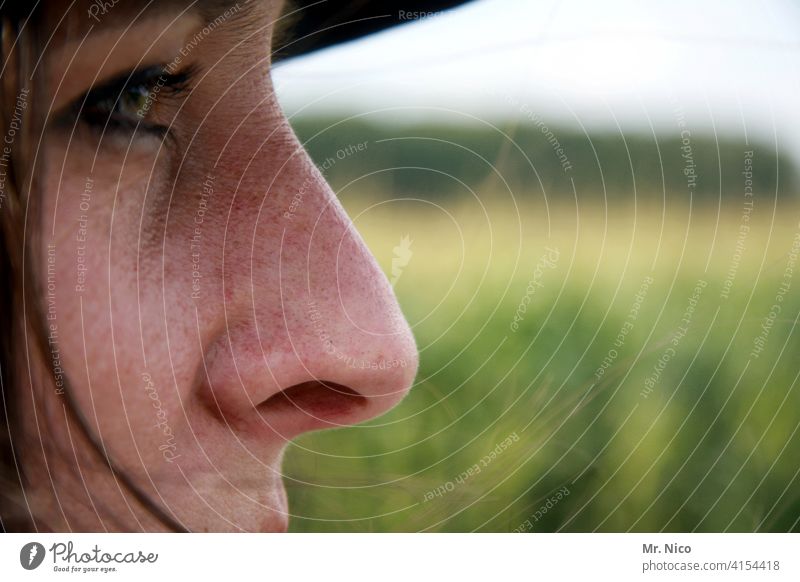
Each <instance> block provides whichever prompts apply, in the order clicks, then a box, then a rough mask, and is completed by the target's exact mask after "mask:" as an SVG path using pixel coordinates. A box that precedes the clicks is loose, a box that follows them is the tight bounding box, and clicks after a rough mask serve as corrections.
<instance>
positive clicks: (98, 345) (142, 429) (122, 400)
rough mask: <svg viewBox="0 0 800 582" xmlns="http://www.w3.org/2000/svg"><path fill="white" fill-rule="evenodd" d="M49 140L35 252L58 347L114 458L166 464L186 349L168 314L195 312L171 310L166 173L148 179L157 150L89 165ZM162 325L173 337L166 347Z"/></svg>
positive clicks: (84, 156)
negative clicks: (165, 268)
mask: <svg viewBox="0 0 800 582" xmlns="http://www.w3.org/2000/svg"><path fill="white" fill-rule="evenodd" d="M51 147H52V148H53V149H52V151H49V152H48V154H49V156H50V157H49V158H48V160H49V163H48V168H50V171H49V172H48V174H47V176H46V179H45V183H44V184H43V188H42V190H43V192H45V195H44V198H43V201H42V213H41V224H40V232H41V240H42V251H41V256H40V258H39V264H40V265H41V267H40V269H39V276H40V277H41V278H42V280H43V281H45V282H46V289H47V290H46V292H45V294H44V304H43V306H42V309H43V312H44V314H45V317H46V323H47V325H48V330H49V331H50V335H51V337H54V338H55V342H52V341H51V351H52V350H53V349H55V350H57V352H58V357H59V361H60V363H61V364H62V368H63V369H64V370H65V371H66V374H67V377H68V379H69V382H70V386H69V388H70V390H71V395H72V397H74V399H75V400H76V403H77V406H78V408H79V410H80V412H81V413H82V414H83V416H84V417H85V418H87V419H88V421H89V424H90V427H91V428H92V430H93V431H95V432H96V433H97V434H99V435H101V438H102V440H103V442H104V443H105V444H107V445H108V446H109V447H110V448H111V449H113V450H114V454H115V455H118V457H119V458H120V459H121V460H123V461H128V460H132V459H133V458H138V456H139V455H141V457H142V458H143V459H145V460H148V459H155V460H158V459H161V461H162V464H163V454H164V449H162V448H160V447H161V445H163V444H165V443H167V442H168V441H169V439H168V438H167V437H168V436H169V435H168V434H167V435H165V433H164V431H163V430H160V429H158V428H156V427H157V426H158V425H159V424H160V423H163V422H164V420H165V418H167V419H169V422H170V423H171V424H170V426H169V428H168V432H177V431H178V429H179V425H180V423H179V420H180V417H179V411H180V405H179V403H180V401H181V397H182V396H186V394H181V393H180V392H179V391H178V390H177V389H176V388H175V386H177V385H178V384H176V383H175V382H173V381H171V377H172V370H173V368H174V369H175V370H177V371H178V372H179V371H180V370H181V364H182V362H184V361H185V360H186V356H187V354H185V351H186V350H185V346H186V345H187V342H186V341H185V340H184V338H183V337H181V336H180V333H179V330H180V328H179V326H177V325H173V324H172V322H173V321H189V320H190V319H191V318H190V314H191V312H190V310H189V307H188V305H186V304H185V303H184V304H182V303H180V302H174V301H172V302H167V303H166V304H167V305H169V307H168V308H167V309H165V307H164V305H165V297H166V295H165V294H164V292H163V290H164V288H165V287H164V285H163V284H162V283H163V281H164V280H165V278H164V277H162V276H161V273H162V267H161V266H162V265H163V264H164V261H163V256H164V254H163V251H162V244H161V241H163V218H159V217H160V216H163V213H164V208H165V206H166V204H167V203H166V202H164V200H163V197H162V196H161V194H162V193H163V191H164V190H165V189H164V188H161V187H160V184H159V181H162V182H163V181H164V177H163V176H160V175H159V174H158V173H157V172H156V173H155V174H154V175H151V172H152V169H153V167H154V161H155V160H154V157H153V155H152V153H151V152H146V153H138V152H132V153H129V156H128V159H127V160H126V162H125V164H124V169H122V164H121V163H120V160H119V156H116V155H115V156H113V157H112V156H111V155H110V154H103V155H100V156H99V157H98V159H97V162H96V163H95V166H94V167H95V170H94V171H92V167H91V164H90V162H91V159H92V156H93V153H94V152H93V151H89V152H87V151H80V147H79V146H78V145H75V146H73V147H72V149H71V150H67V149H66V147H65V145H64V144H61V143H59V142H58V140H53V143H52V145H51ZM64 151H68V154H67V156H68V157H67V160H66V164H65V165H64V171H63V173H62V172H61V163H60V162H62V161H63V158H64V154H63V152H64ZM59 156H60V157H61V159H59ZM155 167H158V164H156V165H155ZM148 180H152V181H153V184H154V186H153V187H151V189H150V191H149V193H147V191H146V186H147V183H148ZM166 190H167V191H168V189H166ZM155 192H158V193H159V194H158V196H156V195H155ZM167 329H170V330H171V331H173V332H174V333H175V334H176V335H175V336H173V338H172V339H174V340H175V341H174V342H173V343H171V344H169V343H168V342H167V334H166V330H167ZM175 330H178V331H175ZM170 356H172V361H170ZM170 416H171V418H170Z"/></svg>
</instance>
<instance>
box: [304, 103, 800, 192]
mask: <svg viewBox="0 0 800 582" xmlns="http://www.w3.org/2000/svg"><path fill="white" fill-rule="evenodd" d="M292 126H293V127H294V129H295V131H296V133H297V135H298V137H299V138H300V140H301V142H303V144H304V145H305V146H306V148H307V149H308V151H309V153H310V155H311V157H312V158H313V159H314V161H315V162H316V163H317V165H318V166H319V167H320V168H321V170H322V172H323V173H324V175H325V176H326V178H327V179H328V181H329V182H330V183H331V184H332V186H333V187H334V189H336V190H340V189H342V188H355V189H357V190H358V191H361V190H369V191H370V192H371V193H372V195H375V196H378V197H380V196H391V197H398V196H414V197H421V198H428V199H435V198H437V197H442V196H452V195H455V194H464V193H468V191H469V189H477V190H480V189H481V188H483V187H485V186H486V185H491V186H492V190H494V191H497V188H498V187H499V188H500V189H505V188H506V186H505V184H508V188H510V189H511V191H512V192H513V193H514V195H515V196H519V195H526V194H529V193H542V192H546V193H547V195H548V197H550V196H568V197H569V198H572V197H573V183H574V188H575V193H576V195H577V196H578V197H579V199H580V200H581V201H588V199H597V200H598V201H602V200H603V199H604V197H605V198H606V199H608V200H620V199H625V198H631V197H633V196H634V195H636V196H637V198H640V197H641V198H642V199H647V198H655V199H661V197H662V196H663V195H665V194H668V195H669V196H684V197H685V198H686V200H688V198H689V195H690V194H691V196H692V200H693V201H694V202H697V203H703V202H716V201H718V200H720V199H739V198H741V196H742V194H743V191H744V183H745V176H744V175H743V174H742V172H743V171H744V170H745V162H744V159H745V152H748V151H753V164H752V187H753V189H754V191H755V192H757V193H758V194H759V196H760V197H765V198H773V197H774V198H783V197H786V196H787V195H789V196H793V195H794V194H795V193H796V192H797V182H798V175H797V169H796V167H795V164H794V163H793V160H792V159H791V158H790V157H789V156H787V155H785V154H780V153H776V151H775V150H776V148H775V145H774V144H768V143H754V142H753V141H752V140H751V141H750V143H749V144H748V143H745V140H744V138H743V137H742V138H737V137H734V136H724V137H721V136H717V137H716V138H715V137H714V136H713V135H708V134H700V133H692V134H691V135H690V136H687V134H685V133H684V135H683V138H684V139H682V138H681V135H680V133H679V131H678V129H677V128H675V130H674V131H664V132H662V133H660V134H657V135H656V136H655V137H654V136H652V135H644V134H631V133H627V134H621V133H609V132H606V133H591V134H580V133H576V132H574V131H569V130H565V129H561V128H558V127H552V126H551V127H547V126H543V127H542V126H537V125H536V124H533V123H531V122H529V121H527V120H520V121H519V122H504V123H499V124H497V125H496V126H495V127H493V126H491V125H490V124H488V123H487V124H479V123H475V124H472V125H452V124H451V125H448V124H442V123H420V124H413V125H401V124H396V123H381V124H377V123H372V122H370V121H367V120H365V119H363V118H358V117H357V118H353V119H344V120H343V119H336V118H322V117H298V118H294V119H293V120H292ZM687 137H688V143H687ZM359 144H361V145H359ZM687 146H688V147H687ZM690 178H692V179H690ZM479 194H481V195H490V194H491V191H485V192H479Z"/></svg>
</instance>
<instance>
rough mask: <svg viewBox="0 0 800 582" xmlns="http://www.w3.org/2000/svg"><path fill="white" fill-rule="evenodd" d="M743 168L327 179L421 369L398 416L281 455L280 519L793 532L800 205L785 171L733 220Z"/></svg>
mask: <svg viewBox="0 0 800 582" xmlns="http://www.w3.org/2000/svg"><path fill="white" fill-rule="evenodd" d="M309 133H310V132H309ZM348 139H350V138H349V137H348ZM335 146H336V141H335V140H334V142H333V144H332V145H330V146H329V148H335ZM321 151H322V152H323V153H324V151H325V148H322V149H321ZM330 151H335V149H330ZM620 155H622V154H620ZM609 156H611V154H610V153H609ZM611 157H613V156H611ZM494 159H498V156H495V158H494ZM731 159H733V160H734V162H732V163H733V164H734V167H733V168H730V167H729V168H727V169H726V171H727V172H728V174H727V176H728V177H726V178H725V179H724V180H723V182H724V185H725V187H726V189H725V190H724V193H725V195H724V196H722V195H717V196H714V195H709V196H705V197H699V198H697V197H690V196H689V195H688V194H687V193H686V192H685V191H680V190H679V189H672V190H669V191H667V192H666V193H665V192H663V191H662V192H659V191H658V190H646V189H643V188H639V189H637V190H634V192H635V193H636V195H635V196H633V195H625V196H611V195H609V196H605V195H604V193H603V192H602V189H600V188H599V185H595V186H591V185H589V186H587V185H586V184H587V183H590V182H591V181H590V180H589V179H588V178H587V179H585V180H583V181H581V180H576V183H577V184H578V187H577V188H576V189H575V190H574V191H572V190H570V189H568V188H559V187H557V184H555V183H551V187H550V188H545V189H542V188H536V187H530V188H527V189H525V188H519V187H514V188H512V189H511V190H510V191H509V189H507V188H506V187H505V184H504V183H503V180H502V172H501V173H500V174H497V173H495V175H492V174H491V173H490V174H488V175H485V176H483V177H480V176H477V175H476V176H474V177H473V178H472V181H471V182H470V184H469V186H470V188H471V189H472V192H471V193H466V194H462V195H443V196H431V195H426V196H421V197H415V196H414V195H413V194H408V193H407V192H406V190H405V189H403V190H401V191H400V192H399V193H398V191H396V190H394V189H392V188H390V187H389V186H387V181H386V176H385V175H384V174H385V173H380V172H378V173H375V174H366V175H364V176H362V177H360V178H358V179H357V180H355V181H352V180H350V179H344V178H342V179H341V180H336V179H334V180H332V184H333V186H334V188H335V189H336V191H337V194H338V195H339V197H340V199H341V200H342V203H343V204H344V205H345V207H346V208H347V210H348V212H349V213H350V216H351V217H352V219H353V221H354V223H355V226H356V228H357V229H358V230H359V231H360V232H361V233H362V236H363V237H364V239H365V240H366V242H367V244H368V245H369V247H370V248H371V249H372V251H373V253H374V254H375V256H376V258H377V260H378V262H379V263H380V265H381V267H382V268H383V270H384V272H385V273H386V274H387V276H388V277H389V278H390V279H392V278H395V279H396V281H395V291H396V293H397V296H398V298H399V301H400V303H401V305H402V307H403V310H404V312H405V313H406V315H407V318H408V319H409V321H410V323H411V325H412V327H413V329H414V333H415V336H416V338H417V342H418V346H419V349H420V353H421V366H420V372H419V375H418V377H417V384H416V385H415V387H414V389H413V390H412V392H411V394H410V395H409V396H408V397H407V399H406V400H405V401H404V402H403V403H402V404H401V405H400V406H399V407H397V408H396V409H395V410H393V411H391V412H390V413H389V414H387V415H385V416H383V417H381V418H379V419H376V420H373V421H371V422H369V423H367V424H366V425H362V426H358V427H352V428H347V429H341V430H336V431H326V432H321V433H314V434H310V435H306V436H304V437H302V438H301V439H299V440H298V441H296V442H295V443H293V444H292V445H291V446H290V448H289V451H288V453H287V457H286V463H285V467H284V468H285V482H286V485H287V489H288V492H289V496H290V507H291V510H292V514H293V519H292V522H291V529H292V530H293V531H500V532H504V531H789V530H792V531H798V530H800V487H798V479H797V477H798V473H799V472H800V454H798V453H799V452H800V435H798V426H800V414H799V413H798V410H799V409H800V388H798V387H797V386H796V384H797V378H798V374H799V373H800V360H799V359H798V348H800V340H798V337H797V333H796V331H795V329H796V323H797V317H798V314H799V313H800V262H798V263H797V264H794V261H795V260H798V261H800V257H797V256H795V255H796V254H797V252H798V250H799V249H800V205H798V203H797V202H796V201H795V197H793V196H791V195H789V194H781V195H778V190H777V189H776V188H774V187H773V186H774V183H773V182H774V181H775V180H774V179H772V182H770V181H769V180H767V181H766V182H761V186H758V185H757V186H756V188H755V196H754V198H753V200H754V204H753V210H752V212H750V213H748V212H745V211H743V208H744V205H743V203H744V201H745V198H744V197H743V194H742V192H743V186H742V178H741V177H740V176H739V174H738V171H739V170H737V169H736V168H737V167H740V166H739V164H740V163H741V156H738V157H737V156H732V157H731ZM318 162H319V160H318ZM501 162H502V160H501ZM774 162H775V161H774V159H773V160H771V162H770V163H774ZM381 163H385V164H386V163H387V162H381ZM431 163H432V164H433V165H434V166H435V163H436V162H434V161H432V162H431ZM462 165H463V164H462ZM729 165H730V164H729ZM339 166H340V167H342V168H343V167H344V163H342V164H339ZM498 167H501V168H502V167H508V164H506V165H505V166H503V164H502V163H498ZM393 173H394V174H397V175H401V174H402V173H403V170H402V169H400V170H397V169H394V170H393ZM640 174H641V172H640ZM584 177H585V176H584ZM651 178H652V176H651ZM653 182H655V183H658V182H659V180H658V179H651V180H650V183H653ZM677 183H678V184H679V183H680V182H679V181H678V182H677ZM511 192H513V193H514V194H513V195H512V194H511ZM545 193H546V195H545ZM745 215H746V218H745ZM743 225H744V228H743ZM406 237H407V239H408V240H410V241H411V242H410V244H403V243H402V241H403V239H404V238H406ZM796 237H798V238H796ZM793 245H794V247H793ZM393 259H394V260H395V264H394V265H393ZM393 267H394V272H393ZM787 269H788V270H787ZM698 286H699V289H698ZM526 297H527V299H524V298H526ZM773 305H779V308H778V309H779V310H780V311H779V313H778V312H777V310H776V309H774V308H773ZM771 312H773V313H772V315H770V313H771ZM515 317H516V319H515ZM512 324H513V325H512ZM765 330H766V331H765ZM756 342H758V343H756ZM756 348H758V349H756ZM601 368H602V371H600V369H601Z"/></svg>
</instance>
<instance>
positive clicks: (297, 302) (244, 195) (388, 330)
mask: <svg viewBox="0 0 800 582" xmlns="http://www.w3.org/2000/svg"><path fill="white" fill-rule="evenodd" d="M154 4H156V3H154ZM90 6H91V3H88V2H86V3H83V4H82V5H73V6H72V7H71V8H70V9H69V10H68V14H69V18H66V19H61V17H62V16H63V14H64V11H66V7H65V8H63V9H61V10H55V9H54V10H53V11H52V16H50V20H52V22H51V23H50V24H49V29H50V30H52V31H53V34H52V36H51V37H50V38H49V41H48V43H47V46H46V48H45V50H44V53H43V56H42V67H44V70H45V71H46V78H47V88H48V93H47V94H46V95H40V96H37V102H36V106H37V107H42V106H43V107H44V109H45V110H47V114H48V121H47V127H46V133H45V135H44V140H43V143H42V147H41V152H40V155H41V156H42V160H43V163H42V165H41V166H40V167H41V168H43V170H42V174H41V178H40V184H39V188H40V190H41V192H40V193H39V194H38V195H39V196H40V202H39V203H40V211H39V213H38V216H36V218H35V219H34V218H32V217H28V229H29V234H28V237H35V241H34V242H35V244H33V245H31V248H35V249H36V255H35V256H34V257H32V258H29V259H28V262H27V265H26V268H29V269H33V271H34V274H35V276H36V278H37V279H38V281H40V283H41V292H40V293H39V297H38V301H39V302H40V312H41V318H42V320H43V322H44V323H43V325H44V329H45V332H46V333H47V334H48V343H47V346H48V350H49V352H47V353H44V354H38V353H37V351H36V349H35V347H34V346H35V341H34V339H33V336H34V333H35V331H34V329H35V324H34V322H31V321H27V322H26V326H25V329H26V335H27V337H26V338H25V339H24V340H21V341H20V344H21V345H20V349H19V350H18V353H19V361H18V362H17V366H18V369H19V377H20V378H22V379H23V380H24V381H23V383H22V385H21V386H19V387H18V390H19V393H20V396H19V398H18V401H19V403H20V411H19V412H20V415H21V419H22V428H23V431H22V432H23V434H22V435H20V436H19V437H18V439H19V440H18V443H17V445H18V449H19V450H21V451H24V454H23V455H22V459H21V464H22V469H23V471H24V474H25V476H26V484H25V503H26V507H27V508H28V509H29V511H30V514H31V515H32V517H33V520H34V526H35V527H36V528H37V529H39V530H54V531H69V530H75V531H81V530H94V531H105V530H109V531H140V530H146V531H154V530H163V529H169V526H168V524H166V523H165V520H164V519H160V518H159V517H158V516H157V515H156V514H155V513H154V512H153V511H151V510H150V509H149V508H148V507H147V504H146V503H143V502H142V499H143V498H145V499H148V500H149V501H150V502H151V503H152V505H153V506H155V507H157V508H158V510H159V511H161V512H163V514H164V515H165V516H166V517H167V518H168V519H169V520H172V521H173V522H174V524H176V526H177V527H179V528H182V529H187V530H191V531H281V530H284V529H285V528H286V527H287V521H288V517H289V514H290V513H289V510H288V508H287V504H286V496H285V492H284V488H283V484H282V481H281V458H282V454H283V451H284V448H285V447H286V445H287V443H288V441H289V439H292V438H294V437H296V436H298V435H299V434H301V433H303V432H306V431H309V430H317V429H322V428H330V427H336V426H343V425H349V424H353V423H358V422H361V421H364V420H366V419H369V418H372V417H374V416H376V415H379V414H381V413H383V412H385V411H386V410H388V409H389V408H391V407H392V406H394V405H395V404H396V403H397V402H399V401H400V400H401V399H402V397H403V396H404V395H405V394H406V393H407V391H408V390H409V388H410V386H411V384H412V382H413V379H414V376H415V374H416V369H417V350H416V346H415V343H414V339H413V336H412V335H411V332H410V330H409V327H408V325H407V323H406V321H405V318H404V317H403V315H402V313H401V311H400V309H399V306H398V305H397V302H396V299H395V297H394V294H393V292H392V289H391V286H390V285H389V283H388V281H387V280H386V277H385V276H384V274H383V273H382V272H381V271H380V269H379V268H378V266H377V264H376V262H375V260H374V259H373V257H372V255H371V254H370V252H369V250H368V249H367V248H366V247H365V245H364V243H363V241H362V240H361V238H360V237H359V235H358V233H357V232H356V231H355V230H354V229H353V227H352V224H351V222H350V220H349V218H348V217H347V215H346V214H345V212H344V211H343V209H342V208H341V206H340V204H339V203H338V201H337V199H336V197H335V194H334V193H333V192H332V191H331V190H330V188H329V187H328V185H327V184H326V183H325V181H324V179H323V178H322V176H321V175H320V173H319V172H318V171H317V169H316V168H315V166H314V164H313V163H312V162H311V160H310V159H309V158H308V156H307V155H306V154H305V152H304V151H303V149H302V147H301V146H300V144H299V143H298V142H297V140H296V138H295V136H294V134H293V133H292V131H291V129H290V127H289V125H288V123H287V120H286V119H285V117H284V115H283V113H282V112H281V110H280V107H279V105H278V103H277V100H276V98H275V95H274V92H273V89H272V84H271V80H270V51H271V45H272V35H273V32H274V30H275V27H276V22H278V21H279V20H280V19H281V18H282V16H281V14H282V6H281V4H280V3H279V2H269V1H264V2H257V1H255V0H253V1H251V2H245V1H244V0H240V2H239V3H238V4H236V3H221V2H218V1H215V2H202V1H201V2H196V3H192V2H186V3H179V2H169V3H157V6H150V7H149V8H143V5H139V4H137V3H134V5H133V6H131V5H129V3H126V2H119V3H118V4H116V5H114V6H113V7H111V8H109V9H108V10H107V12H106V13H105V14H97V18H96V19H94V18H90V17H89V15H88V9H89V7H90ZM96 20H99V22H98V21H96ZM31 233H32V234H31ZM29 242H30V241H29ZM20 317H22V315H20ZM22 344H24V345H22ZM23 347H24V348H25V349H23ZM54 366H58V367H60V368H61V369H63V371H64V386H59V385H58V384H57V377H56V378H54V375H53V368H54ZM359 435H360V436H361V437H362V438H369V429H367V428H364V429H363V430H362V431H360V432H359ZM109 465H111V467H113V470H112V469H111V468H110V467H109ZM127 481H129V482H130V484H131V487H129V486H127V485H126V482H127ZM132 490H133V491H138V492H139V495H138V496H137V495H135V494H134V493H133V492H132ZM298 511H299V513H302V509H301V508H299V510H298Z"/></svg>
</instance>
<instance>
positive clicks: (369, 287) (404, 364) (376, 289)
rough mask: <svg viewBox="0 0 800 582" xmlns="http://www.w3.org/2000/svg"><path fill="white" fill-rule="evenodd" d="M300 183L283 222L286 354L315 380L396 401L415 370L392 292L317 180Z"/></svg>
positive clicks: (310, 177)
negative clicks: (394, 395)
mask: <svg viewBox="0 0 800 582" xmlns="http://www.w3.org/2000/svg"><path fill="white" fill-rule="evenodd" d="M300 165H301V167H302V166H304V165H305V164H304V163H302V162H300ZM298 182H299V184H300V185H299V186H297V187H296V189H293V190H292V192H293V195H292V197H291V199H290V200H287V201H286V208H287V210H286V211H284V214H282V215H281V219H282V220H283V221H284V229H285V230H284V231H283V234H282V239H283V241H282V244H281V253H280V258H279V274H280V283H279V286H280V296H281V305H282V311H283V312H284V314H285V317H286V320H287V322H288V324H287V340H288V341H289V343H290V345H291V348H292V351H293V352H294V353H295V354H296V356H297V357H298V360H299V361H301V362H302V364H303V367H304V369H305V370H304V371H305V372H306V373H308V374H311V375H313V376H315V377H316V379H318V380H328V381H332V382H336V383H338V384H343V385H347V386H351V387H353V388H354V389H356V390H358V391H359V392H361V393H369V394H370V395H372V396H377V395H378V394H381V395H387V396H388V395H389V394H391V393H392V392H397V393H398V395H399V393H400V392H402V391H404V390H405V389H406V386H405V384H406V383H407V382H406V379H407V377H408V376H411V377H413V375H414V372H415V371H416V365H417V362H416V346H415V344H414V341H413V337H412V335H411V332H410V330H409V328H408V325H407V323H406V321H405V318H404V317H403V315H402V313H401V311H400V308H399V305H398V304H397V301H396V299H395V296H394V292H393V290H392V288H391V286H390V285H389V283H388V281H387V280H386V277H385V276H384V275H383V272H382V271H381V269H380V267H379V266H378V264H377V263H376V261H375V259H374V257H373V256H372V254H371V253H370V251H369V249H368V248H367V246H366V244H365V243H364V241H363V239H362V238H361V236H360V235H359V233H358V232H357V231H356V230H355V228H354V227H353V225H352V223H351V221H350V219H349V217H348V216H347V214H346V212H345V210H344V209H343V208H342V206H341V205H340V203H339V201H338V200H337V199H336V196H335V195H334V193H333V192H332V191H331V189H330V187H329V186H328V184H327V183H326V182H325V181H324V179H323V178H322V176H321V175H320V174H319V172H317V171H316V169H309V170H308V171H307V172H306V173H305V174H303V179H302V180H298Z"/></svg>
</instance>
